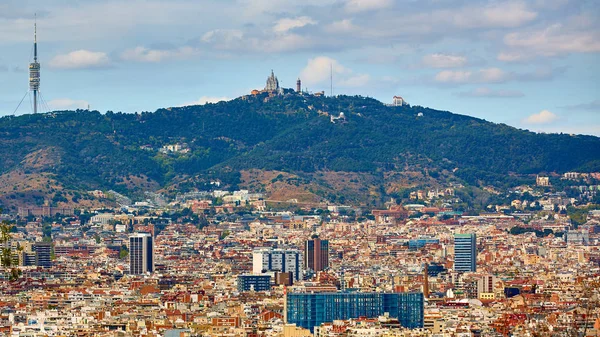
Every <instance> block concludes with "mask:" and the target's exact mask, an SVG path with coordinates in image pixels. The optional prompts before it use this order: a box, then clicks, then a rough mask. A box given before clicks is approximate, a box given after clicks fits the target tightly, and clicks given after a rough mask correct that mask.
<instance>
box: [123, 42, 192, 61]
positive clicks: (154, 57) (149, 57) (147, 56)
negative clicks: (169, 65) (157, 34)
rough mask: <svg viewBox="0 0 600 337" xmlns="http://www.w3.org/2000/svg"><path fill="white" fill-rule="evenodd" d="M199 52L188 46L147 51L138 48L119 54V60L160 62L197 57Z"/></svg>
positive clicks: (146, 49) (147, 49)
mask: <svg viewBox="0 0 600 337" xmlns="http://www.w3.org/2000/svg"><path fill="white" fill-rule="evenodd" d="M198 54H199V52H198V51H197V50H196V49H194V48H192V47H188V46H184V47H179V48H176V49H149V48H146V47H142V46H138V47H135V48H133V49H128V50H125V51H124V52H123V53H121V59H122V60H125V61H135V62H152V63H157V62H162V61H166V60H174V59H184V58H189V57H193V56H196V55H198Z"/></svg>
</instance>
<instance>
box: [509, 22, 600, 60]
mask: <svg viewBox="0 0 600 337" xmlns="http://www.w3.org/2000/svg"><path fill="white" fill-rule="evenodd" d="M504 44H505V45H506V46H507V47H509V48H510V49H511V50H509V51H504V52H501V53H500V54H499V55H498V60H500V61H505V62H514V61H526V60H528V59H531V58H533V57H536V56H557V55H564V54H569V53H597V52H600V33H599V32H598V30H596V29H587V30H575V31H573V30H569V29H568V27H565V26H563V25H562V24H554V25H551V26H549V27H547V28H545V29H543V30H534V31H529V32H513V33H509V34H507V35H506V36H504Z"/></svg>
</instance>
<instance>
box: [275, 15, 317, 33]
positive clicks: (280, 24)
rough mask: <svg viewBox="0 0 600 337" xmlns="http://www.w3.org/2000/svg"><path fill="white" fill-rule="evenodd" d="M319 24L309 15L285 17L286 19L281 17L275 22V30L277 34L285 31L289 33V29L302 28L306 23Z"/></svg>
mask: <svg viewBox="0 0 600 337" xmlns="http://www.w3.org/2000/svg"><path fill="white" fill-rule="evenodd" d="M315 24H317V22H316V21H314V20H313V19H311V18H309V17H308V16H301V17H297V18H293V19H292V18H284V19H279V20H277V22H276V23H275V26H274V27H273V31H274V32H275V33H277V34H283V33H287V32H288V31H290V30H292V29H294V28H301V27H304V26H306V25H315Z"/></svg>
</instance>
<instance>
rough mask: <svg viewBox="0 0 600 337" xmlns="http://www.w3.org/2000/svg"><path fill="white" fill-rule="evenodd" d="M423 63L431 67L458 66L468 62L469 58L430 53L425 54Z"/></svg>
mask: <svg viewBox="0 0 600 337" xmlns="http://www.w3.org/2000/svg"><path fill="white" fill-rule="evenodd" d="M421 62H422V63H423V65H425V66H427V67H431V68H456V67H463V66H465V65H466V64H467V58H466V57H464V56H459V55H448V54H429V55H425V56H423V59H422V60H421Z"/></svg>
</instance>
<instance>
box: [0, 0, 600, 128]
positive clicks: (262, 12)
mask: <svg viewBox="0 0 600 337" xmlns="http://www.w3.org/2000/svg"><path fill="white" fill-rule="evenodd" d="M35 15H37V27H38V32H37V36H38V51H39V62H40V63H41V87H40V92H41V93H42V98H43V104H42V107H43V109H42V110H43V111H48V110H58V109H63V110H64V109H76V108H86V107H87V106H88V105H89V106H90V107H91V109H94V110H99V111H101V112H105V111H108V110H111V111H115V112H116V111H123V112H141V111H155V110H156V109H158V108H163V107H171V106H183V105H190V104H204V103H206V102H215V101H219V100H227V99H232V98H235V97H238V96H241V95H244V94H248V93H249V92H250V91H251V90H252V89H262V88H263V87H264V85H265V82H266V79H267V77H268V75H269V74H270V72H271V70H274V72H275V75H276V76H277V77H278V78H279V81H280V84H281V85H282V86H283V87H289V88H294V87H295V86H296V79H297V78H300V79H301V80H302V83H303V84H302V87H303V88H304V89H307V90H309V91H313V92H316V91H322V90H324V91H326V93H328V94H329V91H330V89H329V88H330V71H331V69H332V72H333V86H334V89H333V93H334V94H349V95H354V94H359V95H363V96H369V97H374V98H376V99H378V100H380V101H382V102H384V103H390V102H391V101H392V97H393V96H394V95H398V96H402V97H403V98H404V99H405V100H406V101H407V102H408V103H410V104H412V105H420V106H425V107H430V108H434V109H439V110H447V111H451V112H454V113H459V114H464V115H470V116H474V117H478V118H483V119H485V120H488V121H492V122H496V123H505V124H508V125H511V126H515V127H518V128H523V129H528V130H531V131H534V132H563V133H577V134H589V135H596V136H600V86H599V84H600V1H597V0H588V1H584V0H530V1H503V0H493V1H464V0H463V1H461V0H452V1H451V0H304V1H291V0H214V1H213V0H202V1H199V0H169V1H158V0H128V1H122V0H44V1H30V0H1V1H0V115H11V114H16V115H20V114H25V113H31V112H32V111H33V109H32V108H31V95H28V94H27V90H28V73H27V68H28V63H29V62H31V61H32V50H33V48H32V42H33V26H34V16H35ZM23 98H24V99H23ZM22 99H23V103H22V104H21V105H20V106H19V108H18V109H16V108H17V106H18V105H19V102H20V101H21V100H22ZM15 109H16V110H15Z"/></svg>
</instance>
